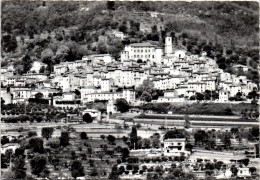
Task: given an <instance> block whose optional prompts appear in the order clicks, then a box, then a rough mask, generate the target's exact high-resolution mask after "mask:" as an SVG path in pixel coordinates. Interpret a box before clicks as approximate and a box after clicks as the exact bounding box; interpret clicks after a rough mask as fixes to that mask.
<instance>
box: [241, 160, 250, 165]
mask: <svg viewBox="0 0 260 180" xmlns="http://www.w3.org/2000/svg"><path fill="white" fill-rule="evenodd" d="M249 161H250V160H249V159H243V160H242V162H243V164H244V165H245V166H247V165H248V164H249Z"/></svg>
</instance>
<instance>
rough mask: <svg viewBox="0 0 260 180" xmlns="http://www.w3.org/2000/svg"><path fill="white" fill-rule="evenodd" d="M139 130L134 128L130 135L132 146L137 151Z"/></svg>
mask: <svg viewBox="0 0 260 180" xmlns="http://www.w3.org/2000/svg"><path fill="white" fill-rule="evenodd" d="M137 140H138V138H137V129H136V127H135V126H133V127H132V131H131V133H130V141H131V146H132V147H133V148H134V149H136V145H137Z"/></svg>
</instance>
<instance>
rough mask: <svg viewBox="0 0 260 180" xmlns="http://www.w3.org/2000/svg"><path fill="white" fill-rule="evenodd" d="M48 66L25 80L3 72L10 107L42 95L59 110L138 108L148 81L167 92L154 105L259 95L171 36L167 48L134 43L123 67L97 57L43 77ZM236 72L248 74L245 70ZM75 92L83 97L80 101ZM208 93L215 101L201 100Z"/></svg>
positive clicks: (7, 69) (35, 65)
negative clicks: (119, 102)
mask: <svg viewBox="0 0 260 180" xmlns="http://www.w3.org/2000/svg"><path fill="white" fill-rule="evenodd" d="M46 67H47V65H46V64H44V63H42V62H38V61H35V62H33V64H32V68H31V69H30V71H28V73H26V74H23V75H21V76H19V75H14V74H15V72H14V69H13V67H12V66H9V67H2V69H1V85H2V93H1V98H2V99H3V100H4V101H5V104H8V103H13V104H16V103H25V102H28V100H29V99H30V98H35V95H36V94H37V93H41V94H42V95H43V96H42V98H43V99H44V100H48V101H49V104H51V103H52V104H53V106H57V107H74V108H75V107H77V106H78V105H79V104H81V105H83V104H85V103H89V102H94V101H96V100H102V101H103V100H105V101H107V100H112V101H116V99H118V98H124V99H126V101H127V102H128V103H130V104H133V105H134V104H135V103H136V102H139V101H140V100H139V99H136V95H135V89H136V88H138V87H139V86H141V85H142V84H143V82H144V81H145V80H148V81H149V82H152V83H153V85H154V89H157V90H162V91H163V92H164V93H163V95H162V96H159V97H158V99H155V100H152V101H153V102H168V103H172V102H184V101H201V100H204V101H215V102H230V101H240V102H241V101H248V95H249V93H250V92H253V91H256V90H257V85H256V84H255V83H253V82H252V81H250V80H249V79H247V77H246V76H237V75H234V74H230V73H226V72H223V70H222V69H219V68H218V66H217V64H216V62H215V60H214V59H211V58H208V57H207V54H206V52H202V53H201V55H192V54H187V53H186V51H185V50H178V49H174V47H173V45H172V38H171V37H167V38H166V39H165V46H164V47H159V46H157V45H155V44H153V42H142V43H133V44H129V45H127V46H125V48H124V50H123V51H122V52H121V62H119V61H115V60H114V58H113V57H112V56H111V55H110V54H93V55H86V56H84V57H83V58H82V60H76V61H73V62H62V63H60V64H57V65H54V66H53V71H52V73H51V74H50V75H49V76H47V75H46V74H44V73H42V72H44V69H45V68H46ZM235 68H237V70H240V71H245V72H246V71H247V70H248V69H247V68H246V66H243V65H237V66H236V67H235ZM5 87H8V88H5ZM75 90H77V91H79V92H80V94H81V96H80V97H78V96H76V94H75V93H74V92H75ZM205 92H209V94H210V96H209V97H208V98H203V97H202V98H201V96H200V95H201V94H203V93H205ZM57 94H58V95H57ZM212 94H217V96H216V95H215V96H214V97H212ZM50 95H53V96H52V97H50ZM202 96H203V95H202ZM251 100H252V97H251ZM51 101H52V102H51ZM61 102H62V103H61ZM71 102H72V103H71ZM74 102H77V103H74ZM111 103H113V102H111ZM112 113H113V112H112Z"/></svg>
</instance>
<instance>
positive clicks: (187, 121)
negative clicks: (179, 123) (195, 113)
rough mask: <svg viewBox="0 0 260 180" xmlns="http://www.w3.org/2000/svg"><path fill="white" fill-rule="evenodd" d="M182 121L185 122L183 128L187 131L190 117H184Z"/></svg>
mask: <svg viewBox="0 0 260 180" xmlns="http://www.w3.org/2000/svg"><path fill="white" fill-rule="evenodd" d="M184 120H185V124H184V127H185V128H187V129H188V128H190V117H189V115H185V117H184Z"/></svg>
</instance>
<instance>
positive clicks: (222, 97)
mask: <svg viewBox="0 0 260 180" xmlns="http://www.w3.org/2000/svg"><path fill="white" fill-rule="evenodd" d="M228 98H229V92H227V91H224V90H220V91H219V101H220V102H228V101H229V100H228Z"/></svg>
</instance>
